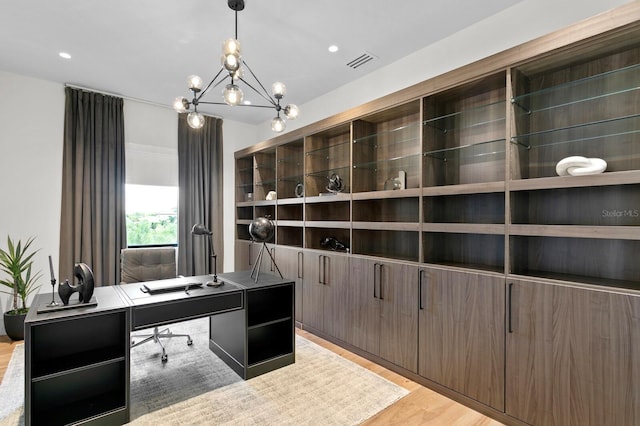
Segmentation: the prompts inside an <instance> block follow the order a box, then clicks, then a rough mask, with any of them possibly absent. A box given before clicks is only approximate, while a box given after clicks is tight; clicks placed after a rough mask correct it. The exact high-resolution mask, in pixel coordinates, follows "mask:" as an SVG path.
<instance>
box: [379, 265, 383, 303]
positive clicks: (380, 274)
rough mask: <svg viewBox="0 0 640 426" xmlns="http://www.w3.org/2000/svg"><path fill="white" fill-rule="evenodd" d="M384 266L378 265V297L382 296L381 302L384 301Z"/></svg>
mask: <svg viewBox="0 0 640 426" xmlns="http://www.w3.org/2000/svg"><path fill="white" fill-rule="evenodd" d="M383 266H384V265H383V264H379V265H378V296H380V300H384V296H383V295H382V284H383V282H382V267H383Z"/></svg>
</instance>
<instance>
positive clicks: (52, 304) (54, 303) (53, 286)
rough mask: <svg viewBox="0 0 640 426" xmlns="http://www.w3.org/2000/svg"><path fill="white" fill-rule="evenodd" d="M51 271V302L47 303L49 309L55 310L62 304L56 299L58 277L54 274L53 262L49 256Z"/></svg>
mask: <svg viewBox="0 0 640 426" xmlns="http://www.w3.org/2000/svg"><path fill="white" fill-rule="evenodd" d="M49 270H50V271H51V302H49V303H47V307H50V308H53V307H55V306H59V305H60V304H59V303H58V302H57V301H56V299H55V289H56V275H55V274H54V273H53V260H51V256H49Z"/></svg>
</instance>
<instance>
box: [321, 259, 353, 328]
mask: <svg viewBox="0 0 640 426" xmlns="http://www.w3.org/2000/svg"><path fill="white" fill-rule="evenodd" d="M323 257H324V259H322V261H321V266H322V268H323V271H322V277H323V278H324V286H325V290H326V293H325V298H324V310H325V315H324V331H325V332H326V333H327V334H329V335H330V336H333V337H335V338H337V339H340V340H345V338H346V335H347V324H348V323H347V301H346V293H347V286H348V284H349V257H348V256H345V255H339V254H335V255H334V254H328V255H323Z"/></svg>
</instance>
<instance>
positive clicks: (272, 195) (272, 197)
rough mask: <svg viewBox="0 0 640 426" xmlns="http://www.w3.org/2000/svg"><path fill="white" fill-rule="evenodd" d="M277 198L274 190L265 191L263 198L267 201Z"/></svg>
mask: <svg viewBox="0 0 640 426" xmlns="http://www.w3.org/2000/svg"><path fill="white" fill-rule="evenodd" d="M276 198H277V194H276V191H269V192H267V196H266V197H265V198H264V199H265V200H267V201H273V200H275V199H276Z"/></svg>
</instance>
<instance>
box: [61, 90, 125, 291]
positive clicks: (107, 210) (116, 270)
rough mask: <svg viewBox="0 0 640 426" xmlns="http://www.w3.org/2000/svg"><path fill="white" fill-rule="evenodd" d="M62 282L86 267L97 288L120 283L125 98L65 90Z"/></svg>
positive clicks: (123, 236)
mask: <svg viewBox="0 0 640 426" xmlns="http://www.w3.org/2000/svg"><path fill="white" fill-rule="evenodd" d="M65 92H66V93H65V94H66V103H65V117H64V151H63V160H62V212H61V214H62V215H61V220H60V265H59V266H60V269H59V279H60V281H61V282H62V281H63V280H65V279H69V281H71V282H73V266H74V264H75V263H77V262H82V263H86V264H87V265H89V267H91V269H92V270H93V273H94V276H95V285H97V286H103V285H112V284H117V283H118V282H119V281H120V249H121V248H124V247H126V243H127V240H126V238H127V237H126V224H125V207H124V184H125V162H124V159H125V154H124V117H123V102H122V99H121V98H116V97H113V96H107V95H103V94H100V93H93V92H87V91H83V90H78V89H73V88H70V87H67V88H65Z"/></svg>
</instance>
